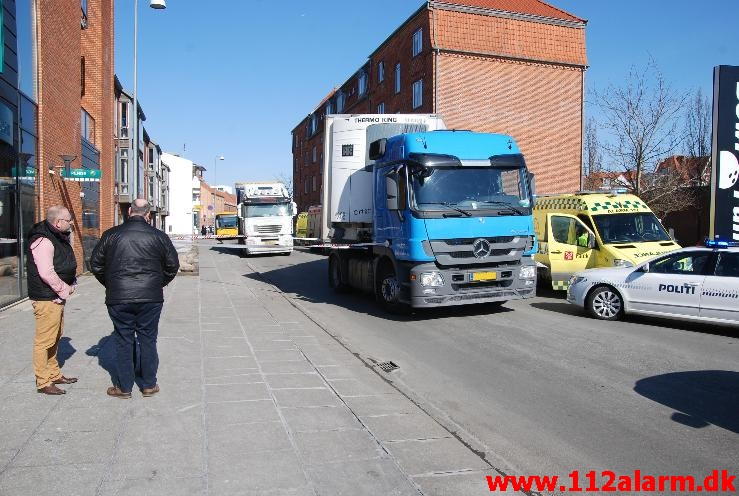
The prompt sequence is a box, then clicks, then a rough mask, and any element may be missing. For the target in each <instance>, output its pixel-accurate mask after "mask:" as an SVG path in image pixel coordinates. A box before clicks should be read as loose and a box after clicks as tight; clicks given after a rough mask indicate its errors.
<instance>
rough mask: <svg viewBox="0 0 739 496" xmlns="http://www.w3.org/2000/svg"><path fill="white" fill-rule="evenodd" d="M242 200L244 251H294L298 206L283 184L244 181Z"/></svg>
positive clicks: (240, 205)
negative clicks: (294, 228) (294, 220)
mask: <svg viewBox="0 0 739 496" xmlns="http://www.w3.org/2000/svg"><path fill="white" fill-rule="evenodd" d="M242 187H243V193H242V194H241V201H240V203H239V234H240V235H241V236H242V237H240V238H239V244H241V245H244V248H243V251H242V253H243V254H244V255H253V254H259V253H281V254H284V255H290V253H292V251H293V217H294V216H295V211H296V206H295V203H294V202H293V201H292V199H291V198H290V194H289V193H288V191H287V188H286V187H285V185H284V184H282V183H277V182H273V183H269V182H255V183H243V186H242Z"/></svg>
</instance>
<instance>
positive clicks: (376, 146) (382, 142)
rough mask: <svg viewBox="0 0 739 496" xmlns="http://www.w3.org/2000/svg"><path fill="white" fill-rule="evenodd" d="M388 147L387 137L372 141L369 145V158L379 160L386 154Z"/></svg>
mask: <svg viewBox="0 0 739 496" xmlns="http://www.w3.org/2000/svg"><path fill="white" fill-rule="evenodd" d="M386 147H387V139H386V138H382V139H378V140H375V141H373V142H372V143H370V147H369V159H370V160H378V159H381V158H382V157H383V156H384V155H385V148H386Z"/></svg>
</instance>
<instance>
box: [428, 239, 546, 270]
mask: <svg viewBox="0 0 739 496" xmlns="http://www.w3.org/2000/svg"><path fill="white" fill-rule="evenodd" d="M478 239H480V238H456V239H436V240H431V241H430V245H431V251H432V252H433V254H434V256H435V257H436V261H437V262H438V263H439V265H442V266H468V265H472V264H478V265H479V264H484V265H488V266H500V265H504V266H507V265H512V266H514V265H518V264H519V263H520V262H521V257H522V256H523V252H524V251H525V250H527V249H531V247H533V239H532V237H531V236H496V237H486V238H483V239H485V240H487V241H488V243H490V253H489V254H488V255H487V256H484V257H481V258H478V257H476V256H475V253H474V248H473V245H474V243H475V241H477V240H478Z"/></svg>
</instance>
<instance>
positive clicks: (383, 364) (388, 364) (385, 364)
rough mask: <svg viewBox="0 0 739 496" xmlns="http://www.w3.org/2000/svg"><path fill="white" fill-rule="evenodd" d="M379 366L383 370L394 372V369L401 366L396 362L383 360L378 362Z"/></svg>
mask: <svg viewBox="0 0 739 496" xmlns="http://www.w3.org/2000/svg"><path fill="white" fill-rule="evenodd" d="M377 366H378V367H379V368H380V369H381V370H382V371H383V372H392V371H393V370H395V369H398V368H400V367H398V365H397V364H396V363H395V362H381V363H378V364H377Z"/></svg>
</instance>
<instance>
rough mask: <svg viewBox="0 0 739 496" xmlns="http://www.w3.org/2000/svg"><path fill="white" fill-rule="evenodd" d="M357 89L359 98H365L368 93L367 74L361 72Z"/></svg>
mask: <svg viewBox="0 0 739 496" xmlns="http://www.w3.org/2000/svg"><path fill="white" fill-rule="evenodd" d="M357 89H358V91H359V96H364V94H365V93H367V73H366V72H364V71H363V72H360V73H359V76H358V77H357Z"/></svg>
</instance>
